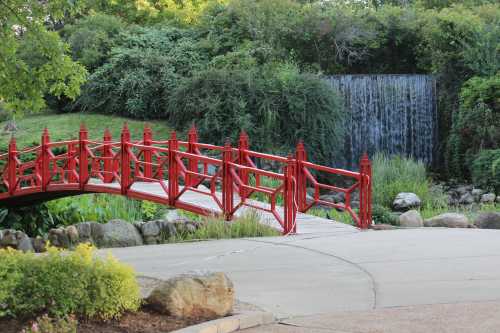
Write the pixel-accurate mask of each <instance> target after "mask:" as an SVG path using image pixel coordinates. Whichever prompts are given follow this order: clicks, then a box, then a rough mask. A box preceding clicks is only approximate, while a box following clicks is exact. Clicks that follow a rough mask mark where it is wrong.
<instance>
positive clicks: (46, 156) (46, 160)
mask: <svg viewBox="0 0 500 333" xmlns="http://www.w3.org/2000/svg"><path fill="white" fill-rule="evenodd" d="M49 144H50V135H49V130H48V129H47V127H45V129H44V130H43V134H42V147H41V148H42V152H41V155H42V170H41V171H42V191H46V190H47V186H48V185H49V183H50V179H51V174H50V146H49Z"/></svg>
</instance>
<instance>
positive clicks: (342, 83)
mask: <svg viewBox="0 0 500 333" xmlns="http://www.w3.org/2000/svg"><path fill="white" fill-rule="evenodd" d="M328 81H329V82H330V83H331V84H332V86H333V87H334V89H335V90H337V91H338V92H339V93H340V95H341V96H342V97H343V98H344V105H345V110H346V112H347V113H348V114H347V117H346V124H345V130H346V137H345V147H344V151H345V153H344V156H343V158H342V159H339V160H337V161H334V162H335V164H337V165H339V163H340V164H343V166H344V167H347V168H353V167H356V166H357V164H358V161H359V158H360V157H361V155H362V154H363V153H364V152H365V151H366V152H368V153H369V155H370V156H373V154H374V153H375V152H385V153H387V154H390V155H393V154H397V155H404V156H412V157H413V158H415V159H419V160H422V161H424V162H425V163H426V164H431V163H432V161H433V152H434V147H435V143H436V138H437V108H436V80H435V78H434V77H433V76H430V75H336V76H331V77H329V78H328Z"/></svg>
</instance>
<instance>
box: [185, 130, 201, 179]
mask: <svg viewBox="0 0 500 333" xmlns="http://www.w3.org/2000/svg"><path fill="white" fill-rule="evenodd" d="M197 142H198V132H197V131H196V127H195V126H194V124H193V126H192V127H191V128H190V129H189V132H188V153H190V154H196V143H197ZM188 170H189V171H191V172H198V160H197V159H194V158H190V159H189V161H188ZM197 178H198V177H196V176H195V175H191V174H189V173H188V174H187V175H186V186H195V185H196V183H197V181H198V179H197Z"/></svg>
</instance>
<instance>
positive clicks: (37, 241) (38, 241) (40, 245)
mask: <svg viewBox="0 0 500 333" xmlns="http://www.w3.org/2000/svg"><path fill="white" fill-rule="evenodd" d="M46 246H47V241H46V240H45V239H43V238H42V237H40V236H37V237H35V238H34V239H33V249H34V250H35V252H36V253H41V252H45V251H46V249H47V248H46Z"/></svg>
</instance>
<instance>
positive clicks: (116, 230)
mask: <svg viewBox="0 0 500 333" xmlns="http://www.w3.org/2000/svg"><path fill="white" fill-rule="evenodd" d="M91 234H92V240H93V241H94V243H95V244H96V245H97V246H98V247H127V246H137V245H142V244H143V243H142V237H141V234H140V233H139V231H137V228H136V227H135V226H134V225H133V224H132V223H128V222H126V221H122V220H111V221H109V222H108V223H106V224H98V223H92V224H91Z"/></svg>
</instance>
